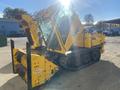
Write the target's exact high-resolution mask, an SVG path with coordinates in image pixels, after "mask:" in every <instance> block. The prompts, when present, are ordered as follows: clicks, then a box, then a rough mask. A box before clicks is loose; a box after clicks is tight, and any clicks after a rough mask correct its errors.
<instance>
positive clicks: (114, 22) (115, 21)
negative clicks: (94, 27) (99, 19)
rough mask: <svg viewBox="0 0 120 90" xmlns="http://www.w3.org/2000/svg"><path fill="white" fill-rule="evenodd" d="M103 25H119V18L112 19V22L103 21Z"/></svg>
mask: <svg viewBox="0 0 120 90" xmlns="http://www.w3.org/2000/svg"><path fill="white" fill-rule="evenodd" d="M104 23H111V24H120V18H119V19H113V20H108V21H104Z"/></svg>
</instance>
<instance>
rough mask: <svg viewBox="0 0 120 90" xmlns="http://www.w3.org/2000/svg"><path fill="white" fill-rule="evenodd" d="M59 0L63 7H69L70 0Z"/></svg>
mask: <svg viewBox="0 0 120 90" xmlns="http://www.w3.org/2000/svg"><path fill="white" fill-rule="evenodd" d="M59 2H60V3H61V4H62V5H63V6H64V7H65V8H69V7H70V3H71V1H70V0H59Z"/></svg>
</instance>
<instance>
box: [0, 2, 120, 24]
mask: <svg viewBox="0 0 120 90" xmlns="http://www.w3.org/2000/svg"><path fill="white" fill-rule="evenodd" d="M56 1H57V0H0V17H2V16H3V10H4V9H5V8H6V7H11V8H22V9H24V10H26V11H27V12H29V13H30V14H33V13H34V12H36V11H39V10H42V9H44V8H47V7H48V6H50V5H52V4H53V3H55V2H56ZM71 3H72V4H71V5H72V7H73V8H74V10H75V11H76V12H77V13H78V14H79V16H80V19H81V21H83V22H84V16H85V15H86V14H89V13H90V14H92V15H93V16H94V20H95V21H101V20H102V21H103V20H110V19H116V18H120V10H119V9H120V0H71Z"/></svg>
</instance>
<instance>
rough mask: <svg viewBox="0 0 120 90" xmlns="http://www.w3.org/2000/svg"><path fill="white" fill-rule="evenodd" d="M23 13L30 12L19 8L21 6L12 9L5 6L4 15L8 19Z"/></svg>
mask: <svg viewBox="0 0 120 90" xmlns="http://www.w3.org/2000/svg"><path fill="white" fill-rule="evenodd" d="M21 14H28V13H27V12H26V11H24V10H23V9H19V8H15V9H12V8H10V7H7V8H5V9H4V11H3V17H4V18H8V19H15V17H16V16H17V15H21Z"/></svg>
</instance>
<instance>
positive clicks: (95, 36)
mask: <svg viewBox="0 0 120 90" xmlns="http://www.w3.org/2000/svg"><path fill="white" fill-rule="evenodd" d="M39 15H40V17H39V19H37V21H35V20H34V19H32V17H31V16H29V15H18V16H17V17H16V19H17V20H18V21H19V22H20V26H21V27H22V28H24V30H25V31H26V34H27V38H28V43H27V44H26V50H24V49H17V48H15V47H14V41H13V40H11V52H12V63H13V64H12V65H13V72H14V73H18V74H19V76H20V77H22V78H23V80H25V82H26V83H27V85H28V90H31V89H34V88H35V87H37V86H40V85H42V84H44V83H45V82H46V81H48V80H49V79H51V77H52V76H54V74H55V73H56V72H57V71H59V67H62V68H64V69H67V70H78V69H80V68H83V67H87V66H89V65H91V64H93V63H96V62H98V61H99V60H100V56H101V53H102V51H103V46H104V38H105V36H104V35H103V34H101V33H97V32H94V33H90V32H86V31H85V30H84V28H83V26H82V25H81V22H80V20H79V17H78V15H77V14H76V13H75V12H74V11H73V10H68V9H67V10H65V9H63V8H61V7H58V6H57V7H55V6H54V5H53V6H50V7H49V8H48V9H45V10H42V11H41V12H40V14H39Z"/></svg>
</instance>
